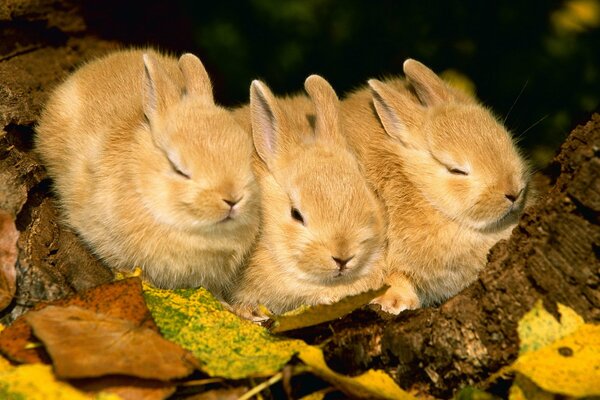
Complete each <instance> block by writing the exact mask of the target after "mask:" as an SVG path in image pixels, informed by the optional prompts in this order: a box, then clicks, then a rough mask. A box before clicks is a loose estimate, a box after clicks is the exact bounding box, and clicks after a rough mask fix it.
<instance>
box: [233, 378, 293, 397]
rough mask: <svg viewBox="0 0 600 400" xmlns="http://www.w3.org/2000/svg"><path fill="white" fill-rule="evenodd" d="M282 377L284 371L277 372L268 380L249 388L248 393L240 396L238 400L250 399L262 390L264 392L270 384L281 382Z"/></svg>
mask: <svg viewBox="0 0 600 400" xmlns="http://www.w3.org/2000/svg"><path fill="white" fill-rule="evenodd" d="M281 378H283V372H278V373H276V374H275V375H273V376H272V377H271V378H269V379H268V380H266V381H264V382H263V383H261V384H259V385H256V386H254V387H253V388H252V389H250V390H248V391H247V392H246V393H244V394H243V395H241V396H240V397H239V398H238V400H248V399H250V398H252V396H256V395H257V394H259V393H260V392H262V391H263V390H265V389H266V388H268V387H269V386H271V385H274V384H275V383H277V382H279V381H280V380H281Z"/></svg>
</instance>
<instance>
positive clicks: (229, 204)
mask: <svg viewBox="0 0 600 400" xmlns="http://www.w3.org/2000/svg"><path fill="white" fill-rule="evenodd" d="M222 200H223V201H224V202H225V203H226V204H227V205H228V206H229V207H230V208H233V207H235V205H236V204H237V203H239V202H240V201H241V200H242V198H241V197H240V198H239V199H237V200H231V199H222Z"/></svg>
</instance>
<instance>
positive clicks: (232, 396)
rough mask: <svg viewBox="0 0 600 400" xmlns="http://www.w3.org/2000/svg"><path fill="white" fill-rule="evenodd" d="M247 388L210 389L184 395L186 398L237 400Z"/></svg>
mask: <svg viewBox="0 0 600 400" xmlns="http://www.w3.org/2000/svg"><path fill="white" fill-rule="evenodd" d="M247 390H248V389H247V388H245V387H236V388H227V389H212V390H207V391H206V392H203V393H199V394H196V395H193V396H190V397H186V400H237V399H239V398H240V396H241V395H243V394H244V393H245V392H246V391H247Z"/></svg>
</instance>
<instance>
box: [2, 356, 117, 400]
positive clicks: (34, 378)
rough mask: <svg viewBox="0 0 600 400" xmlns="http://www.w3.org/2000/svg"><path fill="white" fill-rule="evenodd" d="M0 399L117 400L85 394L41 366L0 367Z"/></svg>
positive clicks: (49, 368) (113, 397) (45, 366)
mask: <svg viewBox="0 0 600 400" xmlns="http://www.w3.org/2000/svg"><path fill="white" fill-rule="evenodd" d="M0 399H14V400H21V399H23V400H25V399H26V400H47V399H52V400H90V399H97V400H119V399H120V397H118V396H115V395H111V394H105V393H102V394H98V395H95V396H92V395H88V394H85V393H83V392H80V391H79V390H77V389H75V388H73V387H72V386H70V385H69V384H68V383H65V382H61V381H59V380H57V379H56V378H55V377H54V375H53V374H52V367H50V366H49V365H42V364H28V365H20V366H18V367H10V368H6V369H4V368H3V367H0Z"/></svg>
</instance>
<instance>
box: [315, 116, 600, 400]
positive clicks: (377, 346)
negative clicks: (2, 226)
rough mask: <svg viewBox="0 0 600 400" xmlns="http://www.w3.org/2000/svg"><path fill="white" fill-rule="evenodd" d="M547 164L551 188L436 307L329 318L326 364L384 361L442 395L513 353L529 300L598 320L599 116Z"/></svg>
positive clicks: (413, 383)
mask: <svg viewBox="0 0 600 400" xmlns="http://www.w3.org/2000/svg"><path fill="white" fill-rule="evenodd" d="M549 170H550V171H551V180H552V182H551V183H553V187H552V189H551V190H550V191H549V192H548V193H547V194H546V195H545V196H543V197H542V198H541V199H540V200H539V201H538V202H537V204H536V205H534V206H533V207H531V208H530V209H528V210H527V211H526V212H525V214H524V215H523V217H522V218H521V221H520V223H519V225H518V227H516V228H515V230H514V231H513V234H512V236H511V238H510V239H509V240H508V241H502V242H500V243H498V244H497V245H496V246H495V247H494V248H493V249H492V250H491V252H490V255H489V258H488V265H487V267H486V268H485V269H484V270H483V272H482V273H481V275H480V278H479V279H478V280H477V281H476V282H475V283H473V284H472V285H471V286H469V287H468V288H467V289H465V290H464V291H463V292H461V293H460V294H458V295H457V296H455V297H454V298H452V299H450V300H449V301H447V302H446V303H445V304H443V305H442V306H440V307H438V308H427V309H421V310H416V311H411V312H405V313H402V314H401V315H400V316H398V317H397V318H394V319H392V320H387V321H386V320H383V319H381V318H379V316H377V315H376V314H375V313H369V312H368V311H361V312H359V313H356V315H354V316H352V315H351V316H350V317H348V318H345V319H342V320H341V321H338V322H336V323H334V324H332V325H331V326H330V327H329V329H330V330H331V331H333V332H335V334H333V335H332V336H331V338H330V341H329V342H328V345H327V348H326V354H327V356H328V359H329V362H330V363H331V364H332V365H335V366H336V368H338V369H341V370H345V371H347V372H355V371H357V370H360V369H363V368H365V367H373V366H376V367H380V368H385V369H387V370H388V372H390V373H391V374H392V375H393V376H394V377H395V378H396V379H397V380H398V382H399V383H400V384H401V385H402V386H403V387H404V388H413V389H416V390H417V391H424V392H427V393H430V394H433V395H436V396H441V397H448V396H450V395H451V393H452V391H453V390H456V389H458V388H460V387H462V386H464V385H467V384H473V383H477V382H481V381H482V380H483V379H485V378H487V377H488V376H489V375H490V374H491V373H493V372H494V371H497V370H498V369H500V368H501V367H502V366H504V365H507V364H508V363H510V362H511V361H513V360H514V359H515V358H516V356H517V352H518V345H519V343H518V337H517V331H516V328H517V323H518V321H519V319H520V318H521V317H522V316H523V315H524V314H525V313H526V312H527V311H529V310H530V309H531V308H532V307H533V305H534V303H535V302H536V301H537V300H538V299H542V300H543V301H544V305H545V306H546V308H548V309H549V310H550V311H551V312H553V313H554V314H555V315H556V314H557V307H556V303H562V304H565V305H567V306H569V307H571V308H573V309H574V310H575V311H577V313H579V314H580V315H582V316H583V317H584V319H585V320H587V321H596V322H597V321H600V290H599V284H600V262H599V260H598V258H599V256H600V225H599V224H600V115H597V114H596V115H594V116H593V117H592V120H591V121H590V122H588V123H587V125H585V126H581V127H578V128H576V129H575V130H574V131H573V132H572V133H571V135H570V136H569V137H568V139H567V140H566V142H565V143H564V144H563V146H562V148H561V151H560V154H559V155H558V156H557V157H556V158H555V160H554V161H553V163H552V165H551V166H550V168H549ZM313 335H314V336H315V338H314V340H315V341H321V340H323V339H324V334H323V332H320V333H315V334H313Z"/></svg>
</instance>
